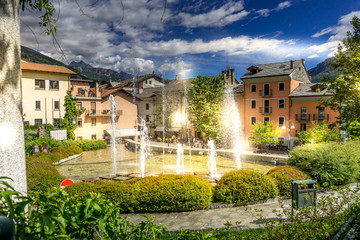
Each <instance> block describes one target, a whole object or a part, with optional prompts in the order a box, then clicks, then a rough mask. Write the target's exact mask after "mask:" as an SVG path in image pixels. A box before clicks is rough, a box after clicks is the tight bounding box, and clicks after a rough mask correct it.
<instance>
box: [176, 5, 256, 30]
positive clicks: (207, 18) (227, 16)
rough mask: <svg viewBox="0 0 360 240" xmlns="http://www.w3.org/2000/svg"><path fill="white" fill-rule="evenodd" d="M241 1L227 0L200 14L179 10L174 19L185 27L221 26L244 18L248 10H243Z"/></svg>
mask: <svg viewBox="0 0 360 240" xmlns="http://www.w3.org/2000/svg"><path fill="white" fill-rule="evenodd" d="M243 9H244V4H243V1H238V2H235V1H229V2H228V3H226V4H224V5H222V6H221V7H219V8H216V9H212V10H211V11H209V12H206V13H201V14H190V13H184V12H181V13H179V14H178V15H177V16H175V19H179V20H180V25H183V26H185V27H187V28H196V27H210V26H212V27H213V26H216V27H222V26H226V25H228V24H231V23H233V22H236V21H238V20H240V19H243V18H245V17H246V16H247V15H248V14H249V12H247V11H245V10H243Z"/></svg>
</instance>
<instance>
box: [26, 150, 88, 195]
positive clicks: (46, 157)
mask: <svg viewBox="0 0 360 240" xmlns="http://www.w3.org/2000/svg"><path fill="white" fill-rule="evenodd" d="M81 152H82V149H81V148H79V147H78V146H66V147H54V148H52V149H51V150H50V152H48V153H38V154H35V155H32V156H27V157H26V176H27V186H28V191H29V192H48V191H50V190H51V189H52V188H53V187H59V186H60V183H61V182H62V181H63V180H64V179H65V178H64V177H62V176H61V175H60V174H59V172H58V171H57V170H56V168H55V167H54V166H53V165H52V163H53V162H57V161H59V160H61V159H64V158H68V157H69V156H72V155H75V154H79V153H81Z"/></svg>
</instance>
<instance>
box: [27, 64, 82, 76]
mask: <svg viewBox="0 0 360 240" xmlns="http://www.w3.org/2000/svg"><path fill="white" fill-rule="evenodd" d="M21 69H22V70H32V71H40V72H56V73H67V74H76V73H75V72H73V71H71V70H70V69H68V68H66V67H63V66H56V65H47V64H40V63H30V62H21Z"/></svg>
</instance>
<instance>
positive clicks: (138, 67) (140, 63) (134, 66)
mask: <svg viewBox="0 0 360 240" xmlns="http://www.w3.org/2000/svg"><path fill="white" fill-rule="evenodd" d="M114 69H115V70H116V71H119V72H120V71H124V72H127V73H130V74H132V75H142V74H147V73H150V72H152V71H153V70H154V69H155V68H154V62H153V61H151V60H145V59H142V58H124V59H122V60H121V61H118V62H116V63H115V67H114Z"/></svg>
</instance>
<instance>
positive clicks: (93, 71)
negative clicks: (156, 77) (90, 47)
mask: <svg viewBox="0 0 360 240" xmlns="http://www.w3.org/2000/svg"><path fill="white" fill-rule="evenodd" d="M69 66H70V67H73V68H74V69H76V70H77V72H80V73H81V74H82V75H84V76H86V77H87V78H88V79H93V80H100V81H106V82H108V81H113V82H120V81H123V80H125V79H128V78H131V77H132V76H131V75H130V74H127V73H125V72H120V73H119V72H116V71H114V70H111V69H105V68H94V67H92V66H91V65H90V64H87V63H85V62H84V61H80V62H75V61H72V62H71V63H70V65H69Z"/></svg>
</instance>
